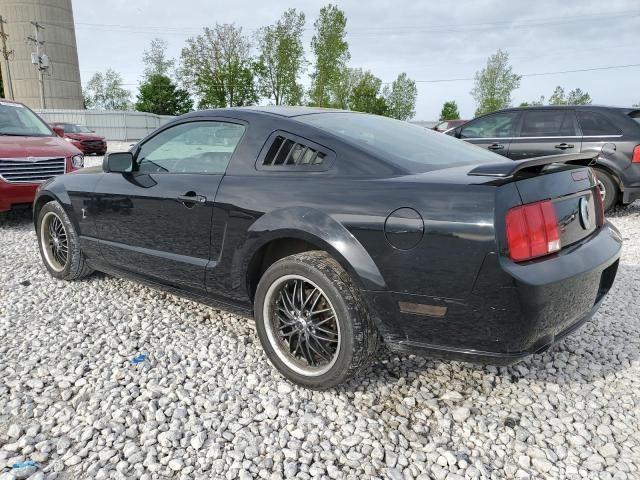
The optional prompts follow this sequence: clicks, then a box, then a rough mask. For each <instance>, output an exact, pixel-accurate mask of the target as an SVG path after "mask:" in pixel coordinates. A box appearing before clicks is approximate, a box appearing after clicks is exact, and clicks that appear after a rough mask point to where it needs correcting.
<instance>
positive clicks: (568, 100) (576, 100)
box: [549, 86, 591, 105]
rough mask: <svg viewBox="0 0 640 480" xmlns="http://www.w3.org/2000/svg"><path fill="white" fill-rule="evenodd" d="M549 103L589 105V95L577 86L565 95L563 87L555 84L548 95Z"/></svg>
mask: <svg viewBox="0 0 640 480" xmlns="http://www.w3.org/2000/svg"><path fill="white" fill-rule="evenodd" d="M549 105H591V96H590V95H589V94H588V93H587V92H583V91H582V90H581V89H579V88H576V89H575V90H571V91H570V92H569V94H568V95H565V93H564V88H562V87H561V86H557V87H556V89H555V90H554V91H553V95H551V96H550V97H549Z"/></svg>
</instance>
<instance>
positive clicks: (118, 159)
mask: <svg viewBox="0 0 640 480" xmlns="http://www.w3.org/2000/svg"><path fill="white" fill-rule="evenodd" d="M102 170H103V171H105V172H107V173H108V172H113V173H130V172H132V171H133V154H132V153H131V152H114V153H108V154H107V155H105V157H104V159H103V160H102Z"/></svg>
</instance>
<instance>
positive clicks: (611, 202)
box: [594, 168, 618, 212]
mask: <svg viewBox="0 0 640 480" xmlns="http://www.w3.org/2000/svg"><path fill="white" fill-rule="evenodd" d="M594 170H595V174H596V179H597V181H598V187H599V188H600V194H601V195H602V204H603V206H604V211H605V212H608V211H609V210H611V209H612V208H613V207H615V205H616V204H617V203H618V185H617V184H616V181H615V180H614V179H613V177H612V176H611V175H609V174H608V173H607V172H605V171H604V170H601V169H599V168H596V169H594Z"/></svg>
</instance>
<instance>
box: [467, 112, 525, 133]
mask: <svg viewBox="0 0 640 480" xmlns="http://www.w3.org/2000/svg"><path fill="white" fill-rule="evenodd" d="M518 115H519V113H518V112H503V113H494V114H493V115H489V116H487V117H482V118H478V119H477V120H473V121H471V122H469V123H467V124H466V125H465V126H464V127H462V130H460V138H506V137H511V136H513V131H514V126H515V123H516V120H517V119H518Z"/></svg>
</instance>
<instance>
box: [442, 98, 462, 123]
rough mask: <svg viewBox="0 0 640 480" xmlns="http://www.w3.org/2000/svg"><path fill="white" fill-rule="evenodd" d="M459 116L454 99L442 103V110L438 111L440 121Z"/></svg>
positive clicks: (454, 118) (455, 118)
mask: <svg viewBox="0 0 640 480" xmlns="http://www.w3.org/2000/svg"><path fill="white" fill-rule="evenodd" d="M459 118H460V112H459V111H458V104H457V103H456V102H455V100H450V101H448V102H444V105H442V111H441V112H440V121H441V122H442V121H443V120H457V119H459Z"/></svg>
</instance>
